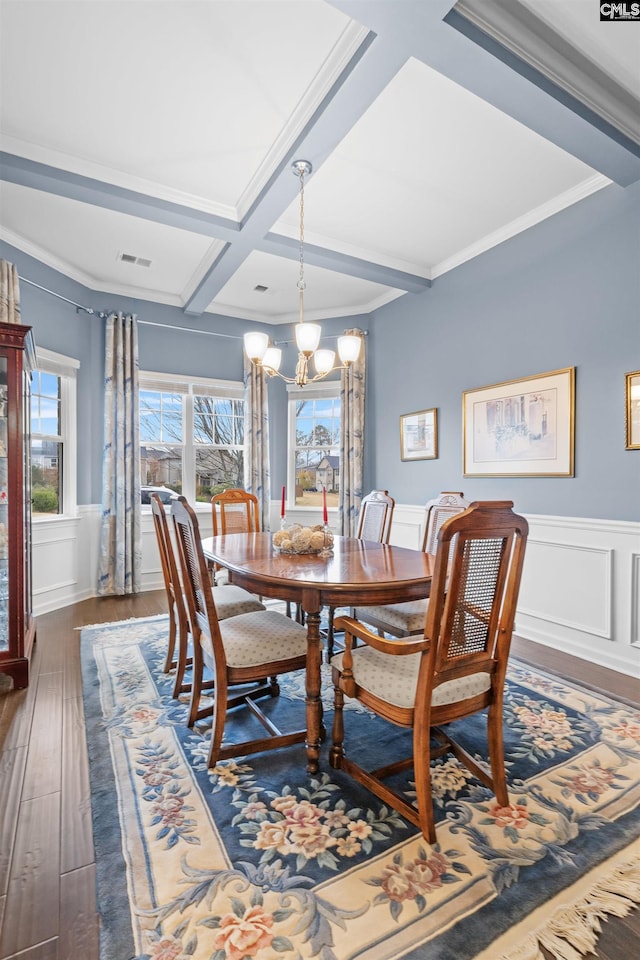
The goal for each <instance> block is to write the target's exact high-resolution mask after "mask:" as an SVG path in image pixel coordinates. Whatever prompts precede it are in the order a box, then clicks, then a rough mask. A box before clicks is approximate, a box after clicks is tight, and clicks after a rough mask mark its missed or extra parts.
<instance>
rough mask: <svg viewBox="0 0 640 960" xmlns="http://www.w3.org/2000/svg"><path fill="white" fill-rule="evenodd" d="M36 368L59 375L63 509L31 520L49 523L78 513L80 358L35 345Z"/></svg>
mask: <svg viewBox="0 0 640 960" xmlns="http://www.w3.org/2000/svg"><path fill="white" fill-rule="evenodd" d="M35 366H36V369H37V370H42V371H43V373H52V374H54V376H57V377H60V408H61V410H60V412H61V417H60V431H61V437H62V450H63V458H62V510H61V511H60V513H56V514H52V515H51V516H50V517H34V518H33V523H50V522H51V521H52V520H60V519H63V518H65V517H66V518H68V517H77V516H78V382H77V375H78V370H79V369H80V361H79V360H76V359H75V358H74V357H66V356H64V355H63V354H61V353H55V351H53V350H47V349H46V348H45V347H36V364H35Z"/></svg>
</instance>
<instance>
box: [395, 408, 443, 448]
mask: <svg viewBox="0 0 640 960" xmlns="http://www.w3.org/2000/svg"><path fill="white" fill-rule="evenodd" d="M437 456H438V411H437V410H436V408H435V407H431V409H430V410H419V411H418V412H417V413H403V414H402V416H401V417H400V459H401V460H435V459H436V458H437Z"/></svg>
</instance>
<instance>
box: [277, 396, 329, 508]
mask: <svg viewBox="0 0 640 960" xmlns="http://www.w3.org/2000/svg"><path fill="white" fill-rule="evenodd" d="M340 412H341V402H340V383H339V382H337V381H335V382H329V383H324V384H321V385H315V386H313V387H309V386H306V387H302V388H295V387H292V388H290V390H289V451H290V453H289V488H290V489H294V490H295V501H294V503H295V506H297V507H319V506H320V504H321V502H322V488H323V486H324V487H325V489H326V491H327V506H329V507H337V506H338V492H339V490H340ZM289 497H290V502H291V496H290V495H289Z"/></svg>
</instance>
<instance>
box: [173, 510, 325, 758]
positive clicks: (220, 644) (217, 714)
mask: <svg viewBox="0 0 640 960" xmlns="http://www.w3.org/2000/svg"><path fill="white" fill-rule="evenodd" d="M171 512H172V515H173V519H174V523H175V527H176V533H177V540H178V555H179V557H180V564H181V568H182V577H183V582H184V586H185V593H186V597H187V607H188V611H189V620H190V623H191V629H192V632H193V661H194V671H193V690H192V697H193V699H192V703H193V704H194V709H193V711H192V717H191V718H190V719H191V723H193V722H195V720H200V719H202V718H204V717H205V716H212V730H211V746H210V749H209V758H208V767H209V768H211V767H213V766H215V764H216V763H217V762H218V761H219V760H226V759H229V758H231V757H238V756H244V755H245V754H250V753H257V752H260V751H263V750H272V749H275V748H276V747H284V746H289V745H290V744H293V743H302V742H303V741H304V740H305V738H306V728H305V729H300V730H294V731H292V732H289V733H283V732H281V731H280V730H279V729H278V727H276V725H275V724H274V723H273V721H272V720H271V719H270V718H269V717H267V716H265V714H264V713H263V711H262V710H261V709H260V707H259V706H258V704H257V703H256V700H257V699H258V698H260V697H263V696H272V697H274V696H277V695H278V693H279V686H278V676H280V675H281V674H283V673H290V672H292V671H294V670H303V669H304V668H305V666H306V659H307V631H306V629H305V628H304V627H303V626H302V625H301V624H299V623H297V622H296V621H295V620H292V619H290V618H289V617H286V616H285V615H284V614H282V613H277V612H276V611H275V610H259V611H257V612H254V613H245V614H242V615H240V616H238V617H230V618H228V619H227V620H221V619H220V618H219V616H218V612H217V609H216V601H215V599H214V598H215V588H212V587H211V581H210V578H209V574H208V569H207V561H206V558H205V556H204V554H203V551H202V542H201V539H200V530H199V527H198V518H197V516H196V514H195V512H194V510H193V509H192V507H190V506H189V504H188V503H187V501H186V500H185V498H184V497H179V498H178V500H175V501H174V502H173V504H172V506H171ZM204 666H206V667H208V669H209V670H210V671H211V672H212V674H213V677H214V690H213V696H212V698H211V700H212V702H211V705H210V706H208V707H205V708H203V709H198V708H197V703H198V702H199V698H200V693H201V686H200V683H201V678H202V675H203V668H204ZM265 677H266V678H268V679H267V680H265ZM234 685H235V686H238V685H245V686H248V685H250V689H248V690H247V689H243V690H241V691H240V692H238V693H236V694H235V695H233V691H230V687H233V686H234ZM243 702H244V703H245V704H246V705H247V706H248V708H249V709H250V711H251V713H252V714H253V715H254V716H255V717H256V718H257V719H258V720H259V721H260V723H261V724H262V725H263V726H264V728H265V730H266V731H267V736H265V737H261V738H258V739H254V740H245V741H243V742H241V743H234V744H224V745H223V743H222V737H223V733H224V728H225V720H226V715H227V711H228V710H229V708H230V707H232V706H237V705H238V704H240V703H243Z"/></svg>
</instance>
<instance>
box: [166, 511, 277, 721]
mask: <svg viewBox="0 0 640 960" xmlns="http://www.w3.org/2000/svg"><path fill="white" fill-rule="evenodd" d="M150 502H151V513H152V516H153V526H154V529H155V532H156V540H157V541H158V551H159V553H160V564H161V567H162V579H163V581H164V587H165V591H166V594H167V604H168V607H169V641H168V644H167V656H166V659H165V662H164V673H170V672H171V670H174V669H175V671H176V676H175V681H174V684H173V692H172V696H173V697H178V696H179V695H180V694H181V693H188V692H190V691H191V687H192V685H191V683H190V682H185V679H184V677H185V672H186V669H187V667H189V666H192V665H193V659H192V657H191V656H190V655H189V640H190V637H191V630H190V627H189V617H188V615H187V604H186V600H185V597H184V593H183V591H182V583H181V581H180V575H179V573H178V562H177V560H176V556H175V553H174V549H173V542H172V540H171V534H170V532H169V524H168V523H167V515H166V513H165V509H164V505H163V503H162V500H161V499H160V497H159V496H158V495H157V494H155V493H152V494H151V497H150ZM215 596H216V610H217V611H218V616H219V617H220V619H221V620H225V619H226V618H227V617H235V616H238V615H239V614H241V613H251V612H252V611H254V610H264V604H262V603H260V601H259V600H258V599H257V597H254V596H253V594H252V593H249V592H248V590H243V589H242V587H236V586H234V585H233V584H228V585H225V586H220V587H215ZM176 640H177V645H178V649H177V651H176ZM205 686H209V684H206V685H205ZM191 713H193V705H192V708H191V710H190V717H189V726H191V725H192V724H193V719H192V718H191Z"/></svg>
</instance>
